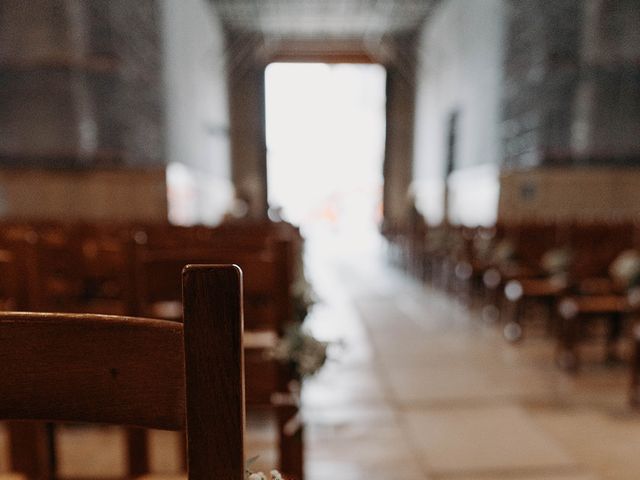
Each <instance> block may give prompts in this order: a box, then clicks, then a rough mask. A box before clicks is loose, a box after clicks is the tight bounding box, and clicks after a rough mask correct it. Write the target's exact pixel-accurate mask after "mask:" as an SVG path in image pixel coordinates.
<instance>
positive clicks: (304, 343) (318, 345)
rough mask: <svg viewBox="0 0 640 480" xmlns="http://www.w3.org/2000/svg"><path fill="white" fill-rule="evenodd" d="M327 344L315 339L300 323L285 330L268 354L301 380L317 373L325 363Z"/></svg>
mask: <svg viewBox="0 0 640 480" xmlns="http://www.w3.org/2000/svg"><path fill="white" fill-rule="evenodd" d="M327 347H328V343H327V342H322V341H320V340H318V339H317V338H315V337H314V336H313V335H312V334H311V333H310V332H309V331H308V330H306V329H305V328H303V327H302V325H301V324H300V323H295V324H292V325H290V326H289V328H287V331H286V332H285V334H284V336H283V337H282V338H281V339H280V340H279V341H278V343H277V344H276V346H275V347H274V348H273V349H272V351H271V352H270V355H271V357H272V358H275V359H276V360H278V361H279V362H281V363H285V364H289V365H290V366H291V367H292V368H293V369H294V370H295V371H296V373H297V374H298V375H300V377H301V378H305V377H310V376H312V375H314V374H316V373H317V372H318V370H320V369H321V368H322V366H323V365H324V364H325V362H326V361H327Z"/></svg>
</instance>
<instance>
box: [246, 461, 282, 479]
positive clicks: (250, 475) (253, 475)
mask: <svg viewBox="0 0 640 480" xmlns="http://www.w3.org/2000/svg"><path fill="white" fill-rule="evenodd" d="M257 459H258V456H255V457H251V458H250V459H249V460H247V461H246V465H245V468H244V478H245V480H285V478H284V477H283V476H282V474H281V473H280V472H278V471H277V470H271V472H269V477H268V478H267V476H266V475H265V474H264V473H262V472H252V471H251V469H250V467H251V464H253V463H254V462H255V461H256V460H257Z"/></svg>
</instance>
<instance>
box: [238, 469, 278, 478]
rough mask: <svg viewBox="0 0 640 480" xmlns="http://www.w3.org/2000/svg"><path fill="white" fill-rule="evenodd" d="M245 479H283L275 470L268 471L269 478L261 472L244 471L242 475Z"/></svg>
mask: <svg viewBox="0 0 640 480" xmlns="http://www.w3.org/2000/svg"><path fill="white" fill-rule="evenodd" d="M244 478H245V479H246V480H269V479H270V480H284V478H283V477H282V475H281V474H280V472H278V471H277V470H271V472H270V473H269V478H267V476H266V475H265V474H264V473H262V472H249V471H247V472H246V475H245V477H244Z"/></svg>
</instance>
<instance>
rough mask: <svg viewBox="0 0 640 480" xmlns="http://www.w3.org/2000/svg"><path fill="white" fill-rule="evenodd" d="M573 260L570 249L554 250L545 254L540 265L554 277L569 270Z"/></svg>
mask: <svg viewBox="0 0 640 480" xmlns="http://www.w3.org/2000/svg"><path fill="white" fill-rule="evenodd" d="M572 260H573V253H572V252H571V250H570V249H569V248H568V247H563V248H553V249H551V250H549V251H547V252H545V254H544V255H543V256H542V258H541V259H540V264H541V265H542V268H544V270H545V271H546V272H547V273H549V274H550V275H554V274H556V273H563V272H566V271H567V270H569V267H570V266H571V261H572Z"/></svg>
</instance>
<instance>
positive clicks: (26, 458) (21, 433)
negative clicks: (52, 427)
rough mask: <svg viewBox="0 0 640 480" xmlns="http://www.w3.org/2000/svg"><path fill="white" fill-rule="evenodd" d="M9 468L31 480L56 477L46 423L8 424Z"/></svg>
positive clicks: (13, 422)
mask: <svg viewBox="0 0 640 480" xmlns="http://www.w3.org/2000/svg"><path fill="white" fill-rule="evenodd" d="M7 430H8V433H9V445H10V451H9V467H10V470H11V471H13V472H18V473H21V474H23V475H24V476H25V478H27V479H29V480H51V478H52V477H53V475H54V471H53V470H54V467H53V459H52V456H51V450H50V448H49V447H50V446H49V438H48V432H47V425H46V423H44V422H33V421H30V422H20V421H11V422H7Z"/></svg>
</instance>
